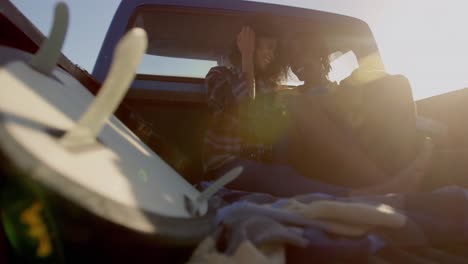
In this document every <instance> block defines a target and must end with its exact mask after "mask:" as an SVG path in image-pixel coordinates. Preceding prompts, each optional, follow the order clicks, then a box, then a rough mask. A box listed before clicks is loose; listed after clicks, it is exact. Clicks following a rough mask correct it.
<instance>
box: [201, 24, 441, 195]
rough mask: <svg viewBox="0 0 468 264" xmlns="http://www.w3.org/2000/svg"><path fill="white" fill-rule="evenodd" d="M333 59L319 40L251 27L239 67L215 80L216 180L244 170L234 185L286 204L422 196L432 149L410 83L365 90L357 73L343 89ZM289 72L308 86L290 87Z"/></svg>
mask: <svg viewBox="0 0 468 264" xmlns="http://www.w3.org/2000/svg"><path fill="white" fill-rule="evenodd" d="M328 55H329V52H328V50H327V48H326V46H325V45H324V44H323V43H322V41H321V40H320V37H319V36H318V35H314V34H296V35H295V36H294V37H293V38H290V39H288V40H287V41H283V40H281V38H280V37H279V36H278V35H277V34H276V32H275V31H274V30H273V29H272V27H271V26H268V25H263V26H262V25H251V26H246V27H243V28H242V30H241V32H240V33H238V35H237V39H236V43H235V45H234V48H233V50H232V52H231V54H230V62H231V64H232V67H229V68H228V67H224V66H217V67H214V68H212V69H211V70H210V71H209V72H208V74H207V76H206V87H207V91H208V104H209V107H210V111H211V122H210V125H209V128H208V129H207V131H206V135H205V138H204V170H205V176H206V177H207V179H209V180H213V179H216V178H218V177H220V176H222V175H223V174H224V173H226V172H227V171H229V170H230V169H232V168H234V167H237V166H242V167H243V172H242V174H241V175H240V176H239V177H238V178H237V179H236V180H234V181H233V182H232V183H231V184H229V185H228V187H230V188H233V189H239V190H244V191H251V192H265V193H270V194H273V195H277V196H292V195H297V194H303V193H310V192H322V193H328V194H333V195H339V196H347V195H356V194H357V195H359V194H379V193H389V192H412V191H416V190H417V189H418V185H419V183H420V182H421V180H422V178H423V177H424V174H425V171H426V168H427V167H428V164H429V162H430V160H431V154H432V144H431V142H430V141H429V140H427V139H421V137H420V136H418V134H417V132H416V126H415V124H416V123H415V116H416V113H415V106H414V102H413V98H412V95H411V89H410V86H409V84H408V82H407V80H406V79H405V78H404V77H401V76H389V75H385V74H382V76H380V77H379V78H377V79H376V80H374V81H372V82H368V83H359V82H355V81H354V80H353V76H354V75H355V74H356V73H353V74H352V75H351V76H350V77H348V78H347V79H345V80H343V81H342V82H341V83H340V85H337V84H336V83H332V82H330V81H329V80H328V79H327V75H328V72H329V71H330V61H329V59H328ZM289 68H290V69H291V70H292V72H293V73H294V74H295V75H296V76H297V77H298V79H299V80H301V81H303V82H304V84H303V85H301V86H299V87H298V88H295V89H294V90H291V89H285V88H284V86H282V85H281V82H282V81H283V80H284V79H285V78H286V77H287V71H288V69H289ZM388 84H391V85H388ZM390 86H391V87H390ZM281 98H283V100H281ZM396 100H398V106H397V105H395V102H396Z"/></svg>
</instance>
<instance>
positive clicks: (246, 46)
mask: <svg viewBox="0 0 468 264" xmlns="http://www.w3.org/2000/svg"><path fill="white" fill-rule="evenodd" d="M237 48H238V49H239V51H240V53H241V55H242V56H253V54H254V51H255V32H254V31H253V30H252V29H251V28H250V27H243V28H242V30H241V32H240V33H239V34H238V35H237Z"/></svg>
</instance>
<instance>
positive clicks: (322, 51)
mask: <svg viewBox="0 0 468 264" xmlns="http://www.w3.org/2000/svg"><path fill="white" fill-rule="evenodd" d="M291 39H292V41H300V47H301V49H302V50H303V51H304V54H307V55H311V54H313V56H311V58H310V59H319V60H320V62H321V64H322V69H323V70H324V72H323V73H324V74H325V77H326V76H328V74H329V73H330V71H331V64H330V57H329V56H330V50H329V48H328V47H327V45H326V44H325V41H324V40H323V37H322V36H321V34H320V33H319V32H318V31H317V30H313V31H308V32H300V33H295V35H294V36H293V37H291Z"/></svg>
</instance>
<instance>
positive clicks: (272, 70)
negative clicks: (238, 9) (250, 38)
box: [229, 17, 289, 84]
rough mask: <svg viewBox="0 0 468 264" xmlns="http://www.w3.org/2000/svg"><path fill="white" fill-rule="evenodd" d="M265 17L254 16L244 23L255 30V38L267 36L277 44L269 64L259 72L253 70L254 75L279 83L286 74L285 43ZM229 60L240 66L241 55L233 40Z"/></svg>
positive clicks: (287, 66) (287, 65)
mask: <svg viewBox="0 0 468 264" xmlns="http://www.w3.org/2000/svg"><path fill="white" fill-rule="evenodd" d="M265 20H266V19H265V18H263V19H262V18H259V17H256V18H254V19H253V20H251V21H250V22H248V23H246V24H245V25H246V26H249V27H250V28H252V29H253V31H254V32H255V36H256V38H257V39H258V38H268V39H275V40H277V46H276V49H275V56H274V58H273V60H272V62H271V64H270V65H269V66H268V67H267V69H266V70H265V71H263V72H261V73H259V72H258V71H255V75H256V77H260V78H263V79H264V80H269V81H272V82H274V83H276V84H279V83H280V82H281V81H283V80H285V79H286V78H287V75H288V68H289V64H288V60H287V59H286V55H285V50H286V49H285V45H284V43H283V41H282V38H281V33H280V30H278V28H277V27H275V26H273V25H272V24H271V23H269V22H267V21H265ZM229 60H230V62H231V64H232V65H233V66H235V67H241V63H242V57H241V53H240V51H239V49H238V47H237V42H236V41H234V42H233V44H232V46H231V50H230V52H229Z"/></svg>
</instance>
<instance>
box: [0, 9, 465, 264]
mask: <svg viewBox="0 0 468 264" xmlns="http://www.w3.org/2000/svg"><path fill="white" fill-rule="evenodd" d="M0 11H1V13H0V28H1V29H2V34H0V46H6V47H10V48H14V49H16V50H21V51H24V52H27V53H35V52H36V51H37V50H38V48H39V47H40V45H41V43H43V42H44V40H45V38H46V37H45V36H44V35H43V34H41V33H40V32H39V30H38V29H37V28H36V27H35V26H34V25H33V24H32V23H31V22H30V21H29V20H28V19H27V18H26V17H25V16H24V15H23V14H22V13H21V12H20V11H18V10H17V9H16V8H15V6H14V5H13V4H11V3H10V2H8V1H2V2H1V3H0ZM254 15H255V16H258V15H261V16H263V17H264V18H265V19H268V20H271V21H272V22H273V23H274V24H275V25H276V26H277V27H278V28H280V30H281V31H283V32H284V33H285V35H288V34H295V33H298V30H299V31H301V30H303V31H302V32H301V33H307V30H314V31H319V32H321V36H322V37H323V38H324V41H325V43H326V44H327V46H328V48H329V50H330V51H331V54H330V55H331V56H332V57H333V58H335V60H336V61H338V60H340V59H346V58H350V57H351V58H352V60H353V61H354V62H355V63H354V66H353V67H352V68H351V69H338V70H341V73H337V76H341V77H339V79H337V80H338V81H339V80H340V79H343V78H345V77H346V76H347V75H349V74H350V73H351V72H352V71H353V70H355V69H356V68H359V69H363V70H372V71H376V70H377V71H385V66H384V64H383V62H382V60H381V58H380V55H379V50H378V45H377V44H376V41H375V39H374V37H373V35H372V31H371V29H370V28H369V26H368V25H367V24H366V23H365V22H363V21H361V20H359V19H357V18H353V17H348V16H344V15H338V14H332V13H327V12H322V11H317V10H309V9H303V8H298V7H290V6H282V5H275V4H267V3H259V2H248V1H241V0H223V1H218V0H200V1H189V0H177V1H174V0H171V1H169V0H123V1H122V2H121V3H120V5H119V7H118V9H117V11H116V13H115V15H114V18H113V20H112V23H111V24H110V26H109V29H108V31H107V34H106V36H105V39H104V42H103V44H102V47H101V49H100V52H99V56H98V58H97V60H96V63H95V66H94V70H93V72H92V73H88V72H87V71H85V70H83V69H81V68H80V67H79V66H77V65H75V64H74V63H73V62H71V61H70V60H69V59H68V58H67V57H66V56H64V55H61V56H60V58H59V60H58V63H57V65H58V67H59V68H61V69H62V70H64V71H65V72H67V73H68V74H69V75H70V76H72V77H73V78H74V79H76V80H78V81H79V82H80V83H81V84H82V85H83V86H84V87H85V88H86V89H88V90H89V91H90V92H91V93H93V94H97V93H98V92H99V89H100V87H101V85H102V83H103V82H104V80H105V78H106V76H107V74H108V72H109V69H110V66H111V64H112V56H113V51H114V50H115V48H116V46H117V43H118V41H119V40H120V39H121V38H122V37H123V36H124V34H125V33H126V32H128V31H129V30H130V29H132V28H134V27H140V28H143V29H144V30H145V31H146V32H147V35H148V49H147V52H146V54H145V55H144V57H143V62H142V64H141V66H140V68H139V69H138V71H137V74H136V76H135V79H134V81H133V82H132V84H131V87H130V89H129V91H128V93H127V95H126V97H125V98H124V100H123V102H122V103H121V104H120V106H119V108H118V109H117V111H116V113H115V115H116V116H117V117H118V119H119V120H120V121H121V122H122V123H123V124H125V125H126V126H127V127H128V128H129V129H130V130H131V131H132V132H133V133H134V134H135V135H137V136H138V137H139V139H140V140H141V141H143V142H144V143H145V144H146V145H147V146H148V147H150V148H151V149H152V150H153V151H154V152H155V153H157V154H158V155H159V156H160V157H161V158H162V159H163V160H165V161H166V162H167V163H168V164H169V165H170V166H172V168H174V169H175V170H176V171H177V172H178V173H179V174H180V175H182V176H183V177H184V178H185V179H186V180H187V181H188V182H190V183H198V182H200V181H201V180H202V179H203V175H202V166H201V144H202V139H203V132H204V127H205V124H206V120H207V114H208V109H207V102H206V101H207V100H206V90H205V87H204V74H205V73H206V72H207V71H208V69H209V68H210V67H212V66H215V65H223V64H224V63H225V61H226V56H227V51H228V49H229V48H230V45H231V44H232V42H233V36H235V35H236V33H237V32H238V31H239V29H240V28H241V27H242V25H243V23H245V21H247V20H249V19H250V18H251V17H252V16H254ZM10 57H12V55H11V54H0V62H1V63H2V64H5V63H6V62H7V61H9V60H10ZM337 65H338V64H337ZM337 68H339V67H337ZM171 71H172V72H171ZM343 72H344V73H343ZM346 73H347V74H346ZM343 74H344V75H343ZM337 78H338V77H337ZM287 85H290V86H291V85H292V84H290V83H288V84H287ZM467 100H468V90H467V89H462V90H458V91H455V92H451V93H447V94H442V95H438V96H434V97H431V98H427V99H423V100H419V101H416V102H415V103H416V105H417V110H418V115H420V116H424V117H425V119H420V120H422V121H421V122H422V123H424V122H426V123H425V124H427V123H430V124H432V123H431V122H434V121H428V120H437V122H440V123H442V124H445V127H444V128H446V131H447V132H446V133H445V134H444V135H440V136H438V135H434V141H435V142H436V146H437V147H438V148H440V149H453V148H457V149H462V148H465V147H468V140H467V137H466V136H465V135H467V134H468V120H467V119H466V118H464V117H465V116H466V115H468V107H467V106H466V104H465V102H466V101H467ZM424 120H425V121H424ZM7 231H8V230H7ZM74 232H75V233H74V235H76V236H79V235H80V234H78V233H79V231H74ZM111 233H112V231H111ZM113 234H116V232H115V231H114V233H113ZM0 235H1V234H0ZM81 235H83V234H81ZM83 236H90V234H85V235H83ZM83 240H85V239H83ZM96 244H97V243H95V244H93V246H94V247H95V248H98V249H96V252H98V251H101V250H102V248H101V247H98V245H96ZM1 246H2V243H1V242H0V247H1ZM106 250H108V252H107V254H108V255H106V256H107V257H109V256H111V255H112V254H111V253H110V252H109V251H112V250H110V249H109V248H106ZM129 250H130V251H132V250H133V251H132V252H131V253H129V255H125V256H127V257H129V256H131V255H132V254H134V255H135V254H139V253H138V252H139V250H138V249H137V248H136V247H131V248H129ZM184 250H185V251H184ZM77 251H78V250H77ZM87 252H88V254H89V255H88V257H91V255H92V254H93V253H89V252H90V251H87ZM96 252H94V253H96ZM167 252H169V251H167ZM175 252H176V253H175V254H174V252H172V251H171V254H169V253H167V254H163V253H158V254H160V255H158V254H156V255H157V256H164V257H168V255H170V256H171V257H174V255H177V254H179V253H180V251H175ZM187 252H188V251H187V249H186V248H184V249H183V250H182V253H183V254H182V255H183V256H184V254H185V255H186V254H187ZM113 253H115V254H116V252H113ZM153 253H154V252H153ZM74 254H76V256H79V255H80V254H79V253H78V252H74ZM116 255H118V254H116ZM179 257H180V256H179ZM111 259H113V260H117V258H111ZM175 259H177V258H175ZM182 259H184V257H182ZM83 260H87V259H86V258H85V257H83ZM120 260H122V259H120ZM178 260H179V261H180V259H178Z"/></svg>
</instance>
